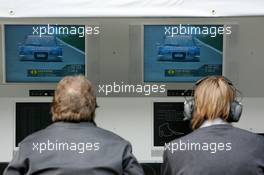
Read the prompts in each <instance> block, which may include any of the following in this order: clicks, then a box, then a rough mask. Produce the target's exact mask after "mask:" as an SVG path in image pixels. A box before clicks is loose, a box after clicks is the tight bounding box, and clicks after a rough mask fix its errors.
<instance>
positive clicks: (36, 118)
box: [15, 102, 52, 147]
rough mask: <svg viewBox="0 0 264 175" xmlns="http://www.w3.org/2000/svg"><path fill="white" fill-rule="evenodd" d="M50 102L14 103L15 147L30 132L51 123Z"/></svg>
mask: <svg viewBox="0 0 264 175" xmlns="http://www.w3.org/2000/svg"><path fill="white" fill-rule="evenodd" d="M50 107H51V103H35V102H31V103H23V102H21V103H16V125H15V126H16V147H17V146H18V144H19V143H20V142H21V141H22V140H23V139H24V138H26V137H27V136H29V135H30V134H33V133H34V132H36V131H39V130H41V129H44V128H46V127H47V126H49V125H50V124H52V116H51V113H50Z"/></svg>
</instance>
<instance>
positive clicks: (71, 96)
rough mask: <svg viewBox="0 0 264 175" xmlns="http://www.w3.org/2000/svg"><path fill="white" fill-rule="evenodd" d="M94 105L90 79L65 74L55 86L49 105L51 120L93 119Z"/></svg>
mask: <svg viewBox="0 0 264 175" xmlns="http://www.w3.org/2000/svg"><path fill="white" fill-rule="evenodd" d="M96 106H97V105H96V97H95V94H94V91H93V88H92V84H91V83H90V81H89V80H87V79H86V78H85V77H84V76H67V77H65V78H63V79H62V80H61V81H60V82H59V84H58V85H57V87H56V90H55V94H54V97H53V102H52V107H51V113H52V120H53V121H54V122H56V121H68V122H81V121H93V120H94V117H95V109H96Z"/></svg>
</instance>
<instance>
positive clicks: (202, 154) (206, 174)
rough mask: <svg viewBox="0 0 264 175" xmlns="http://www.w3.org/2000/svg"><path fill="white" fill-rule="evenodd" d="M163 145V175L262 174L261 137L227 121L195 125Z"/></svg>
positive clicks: (263, 163) (263, 147)
mask: <svg viewBox="0 0 264 175" xmlns="http://www.w3.org/2000/svg"><path fill="white" fill-rule="evenodd" d="M191 144H192V145H191ZM180 145H181V147H180ZM188 145H189V148H188ZM166 146H167V148H166V150H165V152H164V156H163V159H164V163H163V165H162V175H264V139H263V138H262V137H261V136H258V135H256V134H253V133H251V132H248V131H245V130H242V129H238V128H235V127H233V126H232V125H229V124H220V125H213V126H209V127H204V128H200V129H197V130H195V131H194V132H192V133H191V134H189V135H187V136H185V137H182V138H179V139H177V140H174V141H172V142H171V143H170V144H167V145H166ZM177 146H178V147H177ZM199 146H200V147H199ZM172 147H174V148H173V149H172ZM188 149H189V151H187V150H188Z"/></svg>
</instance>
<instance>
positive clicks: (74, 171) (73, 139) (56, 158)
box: [4, 122, 144, 175]
mask: <svg viewBox="0 0 264 175" xmlns="http://www.w3.org/2000/svg"><path fill="white" fill-rule="evenodd" d="M22 174H23V175H24V174H26V175H33V174H34V175H62V174H63V175H95V174H96V175H121V174H124V175H142V174H144V173H143V170H142V168H141V166H140V165H139V164H138V162H137V160H136V158H135V157H134V156H133V154H132V148H131V145H130V143H129V142H128V141H126V140H124V139H122V138H121V137H119V136H117V135H116V134H114V133H112V132H109V131H106V130H103V129H101V128H99V127H96V126H95V125H94V124H92V123H88V122H81V123H65V122H56V123H54V124H52V125H50V126H49V127H47V128H46V129H44V130H41V131H39V132H37V133H34V134H32V135H30V136H29V137H27V138H26V139H24V140H23V141H22V142H21V143H20V149H19V151H18V152H17V153H16V155H15V156H14V158H13V160H12V162H10V164H9V165H8V167H7V168H6V170H5V172H4V175H22Z"/></svg>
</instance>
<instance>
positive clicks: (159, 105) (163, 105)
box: [153, 102, 192, 147]
mask: <svg viewBox="0 0 264 175" xmlns="http://www.w3.org/2000/svg"><path fill="white" fill-rule="evenodd" d="M153 105H154V113H153V114H154V116H153V118H154V120H153V121H154V123H153V128H154V132H153V134H154V135H153V138H154V146H155V147H159V146H164V144H165V143H168V142H170V141H172V140H174V139H177V138H180V137H182V136H185V135H187V134H189V133H190V132H191V131H192V129H191V127H190V122H189V121H184V120H183V118H184V115H183V111H184V103H183V102H154V104H153Z"/></svg>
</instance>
